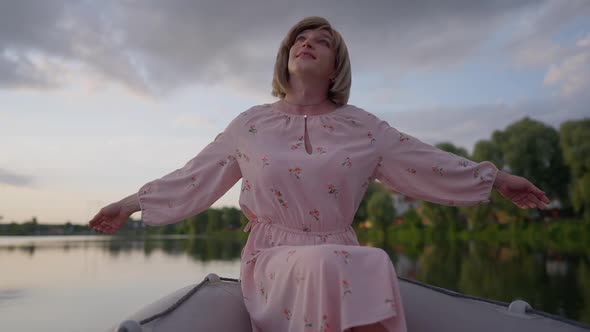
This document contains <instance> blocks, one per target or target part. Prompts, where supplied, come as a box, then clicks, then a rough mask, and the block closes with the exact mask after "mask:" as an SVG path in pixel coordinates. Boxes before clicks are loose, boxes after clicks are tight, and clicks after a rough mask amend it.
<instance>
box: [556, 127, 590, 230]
mask: <svg viewBox="0 0 590 332" xmlns="http://www.w3.org/2000/svg"><path fill="white" fill-rule="evenodd" d="M559 137H560V144H561V149H562V152H563V159H564V160H565V163H566V164H567V166H568V167H569V170H570V172H571V176H572V180H571V183H570V185H569V192H570V195H571V201H572V205H573V207H574V209H575V211H576V212H577V213H579V214H581V215H583V216H584V220H585V221H586V222H588V223H590V119H583V120H577V121H567V122H564V123H562V124H561V126H560V128H559Z"/></svg>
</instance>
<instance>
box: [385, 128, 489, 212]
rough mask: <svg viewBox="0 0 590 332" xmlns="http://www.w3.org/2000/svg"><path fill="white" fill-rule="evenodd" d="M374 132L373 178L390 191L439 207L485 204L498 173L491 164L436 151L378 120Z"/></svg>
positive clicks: (432, 147) (434, 148)
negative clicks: (376, 156) (375, 160)
mask: <svg viewBox="0 0 590 332" xmlns="http://www.w3.org/2000/svg"><path fill="white" fill-rule="evenodd" d="M376 131H377V135H376V138H377V142H375V143H377V144H378V149H379V153H380V157H379V158H380V160H381V162H380V163H379V165H378V166H377V170H376V174H375V176H376V178H377V179H378V180H379V181H381V182H382V183H384V184H386V185H387V186H389V187H391V188H392V189H393V190H395V191H397V192H400V193H402V194H405V195H407V196H410V197H413V198H416V199H422V200H425V201H429V202H433V203H438V204H443V205H456V206H469V205H475V204H479V203H487V202H489V197H490V193H491V190H492V188H493V184H494V181H495V178H496V174H497V172H498V169H497V167H496V166H495V165H494V164H493V163H491V162H489V161H484V162H481V163H477V162H474V161H471V160H469V159H466V158H463V157H460V156H457V155H455V154H452V153H450V152H446V151H443V150H440V149H438V148H436V147H434V146H432V145H429V144H426V143H424V142H421V141H420V140H418V139H416V138H414V137H412V136H410V135H408V134H405V133H402V132H399V131H398V130H396V129H395V128H393V127H391V126H390V125H389V124H388V123H387V122H386V121H383V120H378V122H377V129H376Z"/></svg>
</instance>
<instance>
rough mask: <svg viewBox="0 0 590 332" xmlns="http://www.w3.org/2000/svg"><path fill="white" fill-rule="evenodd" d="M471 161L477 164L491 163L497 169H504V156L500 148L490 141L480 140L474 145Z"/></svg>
mask: <svg viewBox="0 0 590 332" xmlns="http://www.w3.org/2000/svg"><path fill="white" fill-rule="evenodd" d="M471 159H472V160H474V161H478V162H479V161H486V160H487V161H491V162H492V163H494V165H496V167H498V168H499V169H502V168H503V167H504V156H503V155H502V151H500V147H499V146H497V145H496V144H494V142H492V141H490V140H481V141H478V142H477V143H475V146H474V147H473V155H472V156H471Z"/></svg>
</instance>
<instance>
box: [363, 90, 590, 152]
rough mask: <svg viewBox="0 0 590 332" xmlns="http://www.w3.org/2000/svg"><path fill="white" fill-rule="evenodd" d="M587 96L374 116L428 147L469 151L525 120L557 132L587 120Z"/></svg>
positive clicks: (439, 108) (440, 108) (589, 112)
mask: <svg viewBox="0 0 590 332" xmlns="http://www.w3.org/2000/svg"><path fill="white" fill-rule="evenodd" d="M589 103H590V96H580V97H578V98H568V97H564V96H556V97H549V98H545V99H543V100H526V101H520V102H513V103H497V104H487V105H472V106H464V107H460V108H451V107H433V108H428V109H417V110H413V111H410V112H399V113H393V114H392V113H391V112H379V111H377V112H374V113H375V114H376V115H378V116H379V117H380V118H382V119H384V120H386V121H388V122H389V124H390V125H391V126H393V127H396V128H397V129H399V130H401V131H404V132H406V133H408V134H410V135H412V136H415V137H417V138H419V139H421V140H423V141H425V142H428V143H429V144H437V143H440V142H443V141H450V142H452V143H454V144H456V145H458V146H461V147H465V148H466V149H467V150H470V151H471V150H472V149H473V146H474V145H475V143H477V141H479V140H483V139H489V138H490V137H491V134H492V133H493V131H494V130H503V129H504V128H506V127H507V126H508V125H510V124H512V123H513V122H516V121H518V120H521V119H522V118H524V117H529V118H532V119H535V120H537V121H541V122H543V123H545V124H548V125H550V126H552V127H554V128H556V129H557V130H559V126H560V124H561V123H562V122H564V121H567V120H577V119H582V118H588V117H590V110H588V108H587V106H586V105H588V104H589Z"/></svg>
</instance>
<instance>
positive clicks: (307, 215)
mask: <svg viewBox="0 0 590 332" xmlns="http://www.w3.org/2000/svg"><path fill="white" fill-rule="evenodd" d="M350 85H351V73H350V63H349V58H348V52H347V48H346V45H345V43H344V41H343V40H342V37H341V36H340V34H339V33H338V32H337V31H335V30H334V29H332V27H331V26H330V24H329V23H328V22H327V21H326V20H325V19H323V18H320V17H309V18H306V19H304V20H302V21H301V22H299V23H297V24H296V25H295V26H294V27H293V28H292V29H291V30H290V31H289V33H288V34H287V36H286V37H285V39H284V40H283V42H282V44H281V46H280V49H279V52H278V55H277V59H276V64H275V71H274V79H273V84H272V86H273V91H272V93H273V95H274V96H277V97H279V99H280V100H279V101H277V102H275V103H273V104H266V105H258V106H254V107H252V108H250V109H249V110H247V111H245V112H243V113H241V114H240V115H239V116H237V117H236V118H235V119H234V120H233V121H232V122H231V123H230V124H229V126H228V127H227V128H226V129H225V130H224V132H223V133H221V134H219V135H218V136H217V137H216V138H215V140H214V141H213V142H212V143H210V144H209V145H208V146H207V147H205V148H204V149H203V150H202V151H201V152H200V153H199V154H198V155H197V156H196V157H195V158H193V159H192V160H190V161H189V162H188V163H187V164H186V165H185V166H184V167H183V168H181V169H178V170H176V171H174V172H172V173H170V174H168V175H166V176H164V177H162V178H160V179H157V180H154V181H151V182H149V183H147V184H145V185H144V186H142V188H141V189H140V190H139V192H138V193H137V194H133V195H131V196H129V197H127V198H124V199H123V200H121V201H119V202H116V203H113V204H111V205H109V206H106V207H104V208H103V209H101V211H100V212H99V213H98V214H97V215H96V216H95V217H94V218H93V219H92V220H91V221H90V226H91V227H92V228H93V229H95V230H97V231H99V232H103V233H106V234H112V233H114V232H116V231H117V230H118V229H119V228H120V227H121V225H122V224H123V223H124V222H125V221H126V220H127V218H128V217H129V216H130V215H131V214H132V213H133V212H135V211H140V210H141V212H142V219H143V221H144V223H146V224H148V225H164V224H169V223H174V222H178V221H180V220H183V219H185V218H187V217H190V216H194V215H196V214H198V213H199V212H201V211H204V210H205V209H207V208H208V207H209V206H210V205H211V204H212V203H214V202H215V201H216V200H217V199H218V198H219V197H221V196H222V195H223V194H224V193H225V192H226V191H227V190H228V189H229V188H231V187H232V186H233V185H234V184H235V183H236V182H237V181H238V180H239V179H240V178H242V190H241V194H240V207H241V209H242V211H243V212H244V214H245V215H246V216H247V217H248V219H249V222H248V224H247V225H246V227H245V228H244V231H246V232H247V231H250V235H249V237H248V241H247V243H246V245H245V246H244V249H243V251H242V262H241V270H240V276H241V281H242V282H241V285H242V291H243V295H244V302H245V305H246V308H247V309H248V312H249V313H250V317H251V322H252V326H253V329H254V331H307V330H308V329H309V330H310V331H328V330H329V331H405V330H406V323H405V318H404V311H403V305H402V302H401V298H400V293H399V289H398V283H397V278H396V274H395V270H394V268H393V265H392V263H391V261H390V259H389V257H388V255H387V254H386V253H385V252H384V251H383V250H381V249H378V248H370V247H363V246H359V242H358V240H357V237H356V234H355V232H354V230H353V228H352V227H351V223H352V220H353V216H354V215H355V213H356V210H357V208H358V206H359V204H360V202H361V200H362V198H363V195H364V193H365V191H366V188H367V186H368V184H369V183H370V182H372V181H373V180H375V179H378V180H380V181H381V182H382V183H385V184H386V185H388V186H390V187H391V188H392V189H394V190H396V191H398V192H402V193H404V194H407V195H409V196H412V197H415V198H420V199H424V200H428V201H431V202H436V203H440V204H445V205H457V206H466V205H474V204H479V203H483V202H488V201H489V196H490V192H491V190H492V188H496V189H497V190H498V191H499V192H500V193H501V194H502V195H504V197H506V198H508V199H510V200H511V201H512V202H514V203H515V204H517V205H518V206H520V207H522V208H543V207H544V204H545V203H548V202H549V201H548V199H547V197H546V196H545V194H544V193H543V192H542V191H541V190H539V189H538V188H536V187H535V186H534V185H532V184H531V183H530V182H529V181H527V180H526V179H523V178H521V177H517V176H513V175H509V174H507V173H504V172H499V171H498V169H497V168H496V167H495V166H494V164H492V163H491V162H482V163H475V162H472V161H470V160H467V159H465V158H461V157H458V156H455V155H452V154H449V153H447V152H444V151H441V150H439V149H436V148H434V147H432V146H430V145H427V144H424V143H422V142H420V141H419V140H417V139H415V138H413V137H411V136H410V135H407V134H404V133H400V132H399V131H397V130H396V129H394V128H392V127H390V126H389V124H388V123H387V122H385V121H383V120H380V119H378V118H377V117H375V116H374V115H372V114H371V113H369V112H366V111H364V110H362V109H360V108H357V107H354V106H352V105H347V101H348V96H349V91H350Z"/></svg>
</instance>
